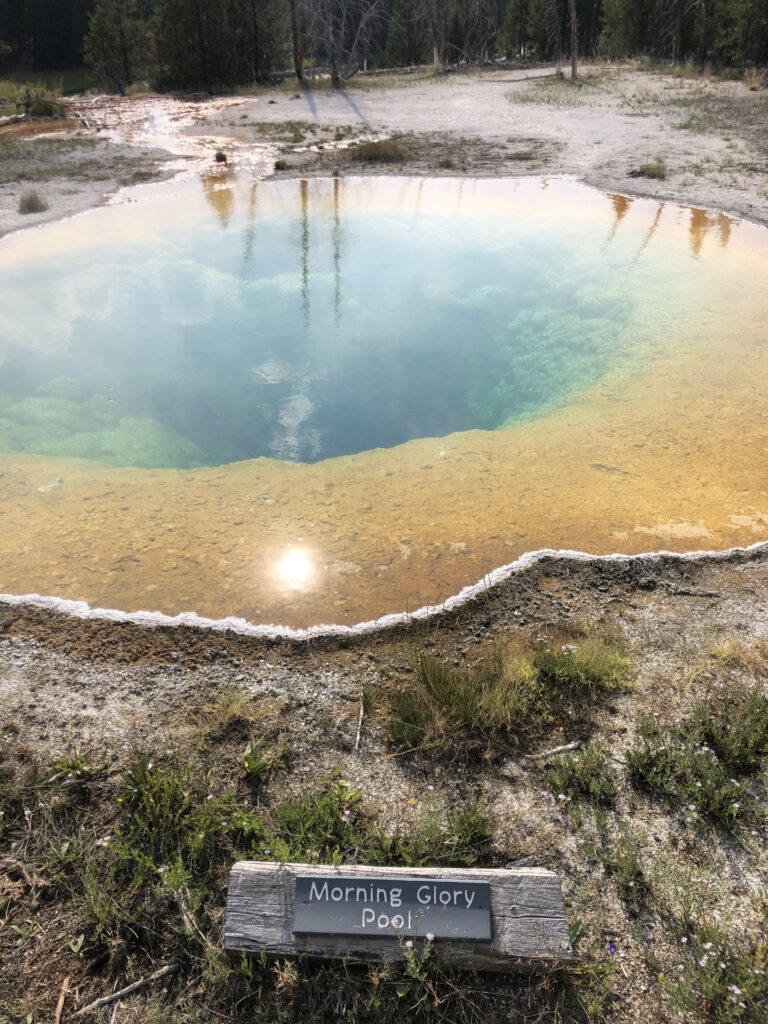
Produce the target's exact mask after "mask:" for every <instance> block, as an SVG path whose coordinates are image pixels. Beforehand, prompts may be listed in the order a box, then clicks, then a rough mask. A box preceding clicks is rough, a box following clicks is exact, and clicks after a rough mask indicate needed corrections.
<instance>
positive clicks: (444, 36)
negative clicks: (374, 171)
mask: <svg viewBox="0 0 768 1024" xmlns="http://www.w3.org/2000/svg"><path fill="white" fill-rule="evenodd" d="M574 52H575V53H576V54H577V55H578V56H579V58H601V59H622V58H627V57H633V58H636V57H645V58H647V59H648V60H650V61H659V62H662V61H666V62H673V63H685V62H690V63H692V64H693V65H695V66H697V67H698V68H699V69H701V70H703V69H706V68H710V69H712V70H713V72H715V73H720V72H722V73H730V72H734V71H740V70H743V69H744V68H748V67H759V66H764V65H765V64H767V63H768V0H0V76H4V75H8V74H17V75H18V74H19V73H23V72H25V71H30V72H32V71H34V72H41V71H63V70H67V69H73V68H79V67H83V65H87V66H88V67H90V68H91V69H92V70H93V71H95V72H96V73H97V74H98V76H99V79H100V83H101V85H102V87H105V88H107V89H108V90H110V91H114V92H124V91H126V90H127V89H130V88H131V87H132V86H133V85H134V83H139V82H141V83H148V84H149V85H151V87H153V88H156V89H161V90H180V89H185V90H186V89H199V88H202V89H206V90H208V91H214V90H221V89H229V88H232V87H235V86H238V85H244V84H249V83H252V82H259V81H265V80H269V79H270V78H273V77H274V76H275V75H279V74H280V73H284V72H285V71H286V70H290V71H292V72H293V73H295V74H296V75H297V76H298V78H299V79H300V80H302V79H304V78H305V77H306V76H307V75H309V74H312V73H315V72H320V71H322V72H324V73H325V74H330V77H331V79H332V80H333V81H334V82H336V83H338V82H341V81H342V80H344V79H346V78H349V77H351V76H352V75H354V74H355V73H356V72H357V71H359V70H363V69H365V70H373V69H376V68H383V67H405V66H413V65H420V64H434V65H435V67H436V68H442V67H446V66H450V65H460V64H468V63H474V64H483V63H488V62H493V61H499V60H504V59H506V60H524V61H531V62H533V61H544V60H557V61H559V60H561V59H562V60H570V58H571V55H572V54H573V53H574Z"/></svg>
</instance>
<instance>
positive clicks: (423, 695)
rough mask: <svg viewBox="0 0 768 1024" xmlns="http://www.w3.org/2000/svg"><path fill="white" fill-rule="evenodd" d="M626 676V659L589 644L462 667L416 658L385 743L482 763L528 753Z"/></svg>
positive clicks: (505, 654)
mask: <svg viewBox="0 0 768 1024" xmlns="http://www.w3.org/2000/svg"><path fill="white" fill-rule="evenodd" d="M630 675H631V666H630V662H629V660H628V659H627V658H625V657H623V656H622V655H621V654H619V653H618V652H617V651H614V650H612V649H611V648H608V647H606V646H605V645H604V644H602V643H601V642H599V641H595V640H586V641H584V643H582V644H580V645H578V646H577V645H573V644H566V645H563V646H562V647H561V648H559V649H551V648H549V647H540V648H539V649H538V650H537V651H536V652H535V653H534V654H533V655H531V654H530V653H527V654H526V653H523V652H520V651H515V650H512V649H508V648H501V647H500V648H498V649H496V650H495V651H494V652H493V654H491V655H490V656H489V657H487V658H485V659H484V660H483V661H481V662H480V663H479V664H477V665H474V666H471V667H468V668H457V667H455V666H453V665H449V664H448V663H447V662H446V661H444V660H441V659H439V658H435V657H433V656H432V655H430V654H426V653H423V654H421V655H420V656H419V657H418V659H417V662H416V686H415V687H414V688H412V689H409V690H403V691H401V692H400V693H399V694H398V695H397V696H396V698H395V701H394V706H393V712H392V716H391V719H390V722H389V727H388V734H389V740H390V743H391V745H392V746H393V747H394V748H395V749H396V750H399V751H409V750H410V751H415V750H424V751H431V752H432V753H433V754H434V753H438V754H440V753H448V754H454V755H457V754H463V755H472V754H480V755H482V756H486V757H489V756H492V755H493V754H494V753H496V752H497V751H498V750H500V749H509V748H522V747H527V746H529V745H530V743H531V742H532V741H533V740H534V739H535V738H537V737H539V736H541V735H542V734H544V733H546V732H547V730H548V729H551V728H552V726H553V725H554V724H555V722H556V721H557V720H558V719H560V718H562V716H563V715H564V714H565V713H566V712H567V711H570V712H572V716H575V717H576V720H577V722H578V720H579V718H583V717H584V716H585V715H588V713H589V708H590V704H592V703H594V702H595V701H596V700H597V699H598V698H599V697H600V696H601V695H605V694H608V693H612V692H614V691H616V690H618V689H621V688H622V687H623V686H625V685H626V684H627V683H628V681H629V679H630Z"/></svg>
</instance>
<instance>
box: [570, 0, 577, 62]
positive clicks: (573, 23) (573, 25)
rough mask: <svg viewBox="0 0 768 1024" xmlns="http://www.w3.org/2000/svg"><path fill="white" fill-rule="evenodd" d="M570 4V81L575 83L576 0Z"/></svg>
mask: <svg viewBox="0 0 768 1024" xmlns="http://www.w3.org/2000/svg"><path fill="white" fill-rule="evenodd" d="M570 3H571V81H572V82H575V81H576V46H577V34H576V0H570Z"/></svg>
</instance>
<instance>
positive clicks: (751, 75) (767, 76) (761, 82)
mask: <svg viewBox="0 0 768 1024" xmlns="http://www.w3.org/2000/svg"><path fill="white" fill-rule="evenodd" d="M744 82H745V83H746V86H747V88H748V89H749V91H750V92H757V90H758V89H763V88H765V86H766V85H768V68H747V71H746V73H745V75H744Z"/></svg>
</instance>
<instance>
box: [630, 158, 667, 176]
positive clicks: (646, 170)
mask: <svg viewBox="0 0 768 1024" xmlns="http://www.w3.org/2000/svg"><path fill="white" fill-rule="evenodd" d="M666 176H667V161H666V160H665V159H664V157H663V156H657V157H654V158H653V160H649V161H647V163H644V164H640V166H639V167H636V168H635V170H633V171H630V172H629V177H630V178H655V179H656V180H658V181H663V180H664V178H666Z"/></svg>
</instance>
